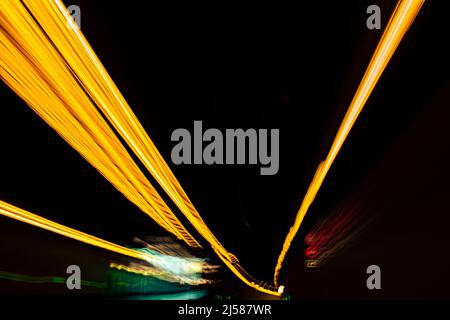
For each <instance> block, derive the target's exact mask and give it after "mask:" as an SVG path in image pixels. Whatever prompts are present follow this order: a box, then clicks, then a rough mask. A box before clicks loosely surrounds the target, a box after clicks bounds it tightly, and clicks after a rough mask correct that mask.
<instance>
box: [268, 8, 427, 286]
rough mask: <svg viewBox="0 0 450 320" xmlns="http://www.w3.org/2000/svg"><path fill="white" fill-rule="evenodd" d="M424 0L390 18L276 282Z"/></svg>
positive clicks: (288, 239)
mask: <svg viewBox="0 0 450 320" xmlns="http://www.w3.org/2000/svg"><path fill="white" fill-rule="evenodd" d="M423 3H424V0H400V1H399V2H398V3H397V6H396V8H395V10H394V12H393V14H392V16H391V18H390V20H389V23H388V25H387V27H386V30H385V31H384V33H383V35H382V37H381V40H380V42H379V43H378V46H377V48H376V50H375V52H374V54H373V56H372V59H371V61H370V63H369V66H368V67H367V70H366V72H365V74H364V76H363V78H362V80H361V83H360V85H359V87H358V89H357V91H356V93H355V96H354V97H353V100H352V102H351V103H350V106H349V108H348V110H347V113H346V115H345V117H344V119H343V120H342V123H341V125H340V127H339V130H338V132H337V134H336V137H335V139H334V141H333V144H332V146H331V149H330V151H329V153H328V155H327V157H326V159H325V161H323V162H321V163H320V164H319V167H318V168H317V171H316V173H315V175H314V178H313V180H312V182H311V184H310V185H309V188H308V190H307V192H306V195H305V197H304V199H303V201H302V204H301V206H300V209H299V211H298V213H297V216H296V218H295V222H294V225H293V226H292V227H291V229H290V230H289V233H288V234H287V236H286V239H285V241H284V244H283V248H282V250H281V253H280V256H279V257H278V261H277V265H276V267H275V273H274V283H275V284H277V283H278V278H279V273H280V269H281V266H282V264H283V261H284V258H285V256H286V253H287V252H288V250H289V247H290V245H291V242H292V240H293V239H294V237H295V235H296V234H297V232H298V230H299V228H300V225H301V223H302V221H303V218H304V217H305V215H306V213H307V211H308V209H309V207H310V205H311V203H312V202H313V201H314V198H315V197H316V195H317V192H318V191H319V189H320V187H321V185H322V183H323V181H324V179H325V176H326V175H327V173H328V171H329V170H330V167H331V165H332V164H333V162H334V160H335V159H336V156H337V154H338V153H339V150H340V149H341V147H342V145H343V143H344V141H345V139H346V137H347V135H348V134H349V132H350V130H351V128H352V126H353V124H354V123H355V121H356V119H357V118H358V115H359V114H360V112H361V110H362V108H363V107H364V104H365V103H366V101H367V99H368V98H369V96H370V94H371V92H372V90H373V88H374V87H375V85H376V83H377V81H378V79H379V78H380V76H381V74H382V73H383V71H384V69H385V68H386V66H387V64H388V62H389V60H390V59H391V57H392V55H393V54H394V52H395V50H396V49H397V47H398V45H399V43H400V41H401V40H402V38H403V36H404V35H405V33H406V31H407V30H408V29H409V27H410V26H411V24H412V22H413V21H414V19H415V17H416V15H417V14H418V13H419V11H420V8H421V7H422V4H423Z"/></svg>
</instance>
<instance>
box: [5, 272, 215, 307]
mask: <svg viewBox="0 0 450 320" xmlns="http://www.w3.org/2000/svg"><path fill="white" fill-rule="evenodd" d="M0 279H2V280H8V281H16V282H23V283H29V284H35V285H39V284H47V283H54V284H66V282H67V278H64V277H52V276H30V275H24V274H18V273H12V272H6V271H0ZM81 287H82V288H85V287H91V288H96V289H100V290H105V293H107V294H112V295H120V296H125V298H127V297H129V298H128V299H147V300H167V299H183V300H188V299H189V300H190V299H200V298H201V297H203V296H205V295H206V293H207V290H205V289H192V288H191V287H189V286H186V285H180V284H174V283H168V282H164V281H161V280H158V279H157V278H154V277H150V276H148V275H136V274H129V273H128V272H125V271H118V270H109V271H108V272H107V273H106V281H103V282H99V281H89V280H81ZM135 294H139V296H137V297H135V296H133V295H135ZM130 295H132V296H130ZM140 295H145V296H140Z"/></svg>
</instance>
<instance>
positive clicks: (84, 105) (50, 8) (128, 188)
mask: <svg viewBox="0 0 450 320" xmlns="http://www.w3.org/2000/svg"><path fill="white" fill-rule="evenodd" d="M0 22H1V27H2V28H1V32H0V46H1V47H0V75H1V77H2V80H4V81H5V82H6V83H7V84H8V85H9V86H10V87H11V88H12V89H13V90H14V91H15V92H16V93H17V94H18V95H19V96H20V97H21V98H22V99H23V100H24V101H25V102H26V103H27V104H28V105H29V106H30V107H31V108H32V109H33V110H34V111H35V112H36V113H37V114H38V115H39V116H40V117H41V118H42V119H44V120H45V121H46V122H47V123H48V124H49V125H50V126H51V127H52V128H53V129H55V130H56V131H57V132H58V133H59V135H61V136H62V137H63V138H64V139H65V140H66V141H67V142H68V143H69V144H70V145H71V146H72V147H73V148H74V149H75V150H77V151H78V152H79V153H80V154H81V155H82V156H83V157H84V158H85V159H86V160H87V161H88V162H89V163H90V164H91V165H92V166H94V167H95V168H96V169H97V170H98V171H99V172H100V173H101V174H102V175H103V176H104V177H105V178H106V179H108V180H109V181H110V182H111V183H112V184H113V185H114V186H115V187H116V188H117V189H118V190H119V191H120V192H121V193H122V194H124V196H125V197H127V198H128V199H129V200H130V201H131V202H133V203H134V204H135V205H136V206H138V207H139V208H140V209H141V210H142V211H143V212H145V213H146V214H148V215H149V216H150V217H151V218H152V219H154V220H155V221H156V222H157V223H158V224H159V225H160V226H161V227H163V228H165V229H166V230H167V231H169V232H171V233H172V234H174V235H175V236H176V237H177V238H179V239H182V240H183V241H185V242H186V243H187V244H188V245H190V246H193V247H200V244H199V243H198V242H197V240H195V239H194V237H193V236H192V235H191V234H190V233H189V232H188V231H187V230H186V228H185V227H184V226H183V225H182V224H181V222H180V221H179V220H178V218H177V217H176V216H175V214H174V213H173V212H172V211H171V210H170V209H169V207H168V206H167V204H166V203H165V202H164V201H163V199H162V198H161V196H160V195H159V194H158V193H157V191H156V190H155V189H154V188H153V186H152V185H151V184H150V182H149V181H148V179H147V178H146V177H145V175H144V174H143V173H142V172H141V170H140V169H139V167H138V166H137V164H136V163H135V162H134V161H133V159H132V157H131V155H130V154H129V153H128V151H127V149H126V148H125V146H123V144H122V143H121V141H120V139H119V138H118V137H117V135H116V134H115V133H114V131H113V129H112V128H111V127H110V125H112V127H113V128H114V129H115V130H116V131H117V133H118V134H119V135H120V136H121V138H122V139H123V140H124V141H125V142H126V144H127V145H128V146H129V148H130V149H131V150H132V151H133V152H134V154H135V155H136V156H137V157H138V158H139V159H140V161H141V162H142V163H143V164H144V166H145V167H146V168H147V170H148V171H149V172H150V173H151V174H152V175H153V177H154V178H155V179H156V181H157V182H158V183H159V184H160V186H161V187H162V188H163V190H164V191H165V192H166V193H167V194H168V195H169V197H170V198H171V199H172V201H173V202H174V203H175V204H176V205H177V207H178V208H179V209H180V211H181V212H182V213H183V214H184V215H185V217H186V218H187V219H188V221H189V222H190V223H191V224H192V225H193V226H194V228H195V229H196V230H197V232H198V233H199V234H200V235H201V236H203V238H204V239H205V240H206V241H207V242H208V243H209V244H210V245H211V247H212V248H213V250H214V251H215V252H216V254H217V255H218V256H219V258H220V259H221V260H222V261H223V262H224V263H225V265H227V266H228V268H229V269H230V270H231V271H232V272H233V273H234V274H235V275H236V276H237V277H238V278H239V279H241V280H242V281H243V282H244V283H246V284H247V285H249V286H251V287H253V288H255V289H257V290H259V291H262V292H265V293H268V294H272V295H280V292H279V289H278V288H275V287H273V286H270V285H268V284H265V283H262V282H259V281H257V280H255V279H254V278H252V277H251V276H250V275H249V274H248V273H247V272H245V270H244V269H243V268H242V267H241V266H240V264H239V261H238V259H237V258H236V257H235V256H234V255H233V254H231V253H229V252H228V251H227V250H226V249H225V248H224V247H223V246H222V244H221V243H220V242H219V241H218V240H217V239H216V238H215V236H214V235H213V233H212V232H211V231H210V230H209V228H208V227H207V226H206V224H205V223H204V221H203V220H202V218H201V217H200V215H199V214H198V212H197V211H196V209H195V208H194V206H193V205H192V203H191V201H190V200H189V198H188V197H187V195H186V194H185V192H184V190H183V189H182V187H181V185H180V184H179V182H178V181H177V180H176V178H175V176H174V175H173V173H172V172H171V170H170V168H169V167H168V165H167V163H166V162H165V161H164V159H163V158H162V156H161V154H160V153H159V152H158V150H157V149H156V147H155V146H154V144H153V142H152V141H151V139H150V138H149V137H148V135H147V133H146V132H145V130H144V129H143V127H142V125H141V124H140V123H139V121H138V119H137V118H136V116H135V115H134V113H133V112H132V110H131V108H130V107H129V106H128V104H127V103H126V101H125V99H124V98H123V96H122V95H121V93H120V92H119V90H118V89H117V87H116V86H115V84H114V82H113V81H112V79H111V78H110V76H109V75H108V73H107V72H106V70H105V69H104V67H103V66H102V64H101V62H100V60H99V59H98V58H97V56H96V55H95V53H94V51H93V50H92V48H91V47H90V45H89V43H88V42H87V40H86V39H85V38H84V36H83V35H82V33H81V32H80V31H79V29H78V28H73V21H72V20H71V17H70V15H69V13H68V12H67V10H66V8H65V6H64V5H63V4H62V3H61V1H59V0H49V1H34V0H23V1H18V0H2V1H0Z"/></svg>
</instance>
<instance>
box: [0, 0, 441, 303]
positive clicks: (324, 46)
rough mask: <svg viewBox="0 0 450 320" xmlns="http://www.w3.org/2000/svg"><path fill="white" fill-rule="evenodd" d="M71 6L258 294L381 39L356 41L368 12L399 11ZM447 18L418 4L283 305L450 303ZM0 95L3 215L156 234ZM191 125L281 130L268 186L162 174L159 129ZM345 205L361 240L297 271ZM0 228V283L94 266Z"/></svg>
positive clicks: (98, 231) (227, 170)
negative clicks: (6, 276) (366, 224)
mask: <svg viewBox="0 0 450 320" xmlns="http://www.w3.org/2000/svg"><path fill="white" fill-rule="evenodd" d="M67 4H69V3H67ZM70 4H77V5H79V6H80V8H81V12H82V22H81V23H82V26H81V29H82V31H83V33H84V34H85V36H86V37H87V39H88V40H89V42H90V43H91V45H92V47H93V48H94V50H95V51H96V53H97V54H98V56H99V57H100V59H101V60H102V62H103V63H104V65H105V67H106V69H107V70H108V71H109V73H110V74H111V76H112V78H113V79H114V81H115V82H116V84H117V86H118V88H119V89H120V90H121V92H122V93H123V95H124V96H125V98H126V99H127V101H128V102H129V104H130V105H131V106H132V108H133V110H134V111H135V113H136V115H137V116H138V118H139V119H140V120H141V122H142V124H143V126H144V127H145V128H146V130H147V132H148V134H149V135H150V137H151V138H152V140H153V141H154V142H155V144H156V146H157V147H158V148H159V150H160V151H161V153H162V154H163V156H164V158H165V159H166V160H167V161H168V162H169V165H170V166H171V168H172V170H173V171H174V173H175V175H176V176H177V177H178V179H179V181H180V182H181V184H182V186H183V187H184V188H185V190H186V192H187V194H188V195H189V196H190V198H191V200H192V202H193V203H194V205H195V206H196V208H197V209H198V211H199V212H200V214H201V215H202V217H203V218H204V220H205V221H206V222H207V224H208V226H210V228H211V229H212V231H213V232H214V233H215V235H216V236H217V238H218V239H220V240H221V241H222V243H223V244H224V245H225V247H226V248H227V249H228V250H229V251H231V252H233V253H235V254H236V255H237V256H238V257H239V258H240V260H241V263H242V265H243V266H244V267H245V268H246V269H247V270H248V271H249V272H250V273H251V274H252V275H254V276H255V277H256V278H258V279H261V280H266V281H268V282H270V280H271V279H272V274H273V269H274V266H275V262H276V258H277V256H278V254H279V251H280V248H281V245H282V242H283V240H284V237H285V235H286V233H287V231H288V229H289V227H290V226H291V224H292V222H293V219H294V217H295V214H296V212H297V210H298V207H299V205H300V202H301V200H302V197H303V195H304V193H305V192H306V189H307V187H308V185H309V183H310V181H311V179H312V176H313V174H314V171H315V168H316V167H317V165H318V163H319V162H320V160H321V159H323V158H324V157H325V156H326V153H327V151H328V149H329V147H330V145H331V143H332V139H333V137H334V134H335V133H336V131H337V128H338V126H339V123H340V121H341V119H342V117H343V116H344V114H345V111H346V109H347V107H348V104H349V103H350V100H351V98H352V96H353V94H354V92H355V90H356V88H357V86H358V83H359V81H360V80H361V77H362V75H363V73H364V71H365V68H366V66H367V64H368V62H369V60H370V57H371V55H372V53H373V51H374V49H375V47H376V44H377V42H378V40H379V38H380V36H381V34H382V30H368V29H367V28H366V19H367V16H368V15H367V14H366V8H367V6H369V5H371V4H378V5H379V6H380V7H381V12H382V27H384V26H386V24H387V20H388V18H389V15H390V13H391V12H392V10H393V8H394V6H395V1H376V2H374V1H345V2H344V1H339V2H337V1H335V2H331V1H330V2H322V1H321V2H313V1H310V2H307V1H304V2H299V1H289V2H288V1H277V2H267V3H264V2H256V1H255V2H250V1H245V2H243V1H235V2H234V1H213V2H212V1H204V2H201V1H172V0H169V1H129V2H126V3H125V2H121V3H111V2H109V1H81V0H78V1H73V2H71V3H70ZM444 4H445V1H427V2H426V3H425V4H424V6H423V8H422V11H421V12H420V14H419V16H418V17H417V19H416V21H415V22H414V24H413V26H412V28H411V29H410V31H409V32H408V33H407V35H406V37H405V38H404V40H403V41H402V43H401V44H400V47H399V48H398V50H397V52H396V53H395V55H394V57H393V59H392V60H391V62H390V64H389V65H388V67H387V69H386V71H385V72H384V74H383V76H382V77H381V79H380V81H379V83H378V85H377V87H376V89H375V90H374V92H373V94H372V96H371V97H370V99H369V101H368V102H367V104H366V106H365V108H364V110H363V112H362V113H361V115H360V117H359V119H358V121H357V122H356V124H355V126H354V128H353V130H352V132H351V134H350V135H349V137H348V140H347V141H346V143H345V145H344V147H343V149H342V150H341V153H340V154H339V156H338V158H337V160H336V162H335V163H334V165H333V167H332V169H331V171H330V172H329V175H328V176H327V178H326V180H325V183H324V185H323V187H322V189H321V191H320V193H319V195H318V197H317V198H316V201H315V203H314V205H313V206H312V207H311V210H310V212H309V214H308V216H307V218H306V220H305V223H304V225H303V226H302V229H301V232H300V234H299V236H297V238H296V241H295V243H294V245H293V247H292V248H291V251H290V254H289V256H288V258H287V261H286V264H285V268H284V269H283V274H282V279H283V282H284V283H285V284H286V286H287V287H288V290H289V292H290V293H291V294H292V296H293V297H294V298H323V297H325V298H346V297H351V298H355V297H356V298H358V297H363V298H429V297H434V298H442V297H446V298H449V297H450V291H449V289H448V287H449V285H450V276H449V275H448V270H450V268H449V267H450V258H449V253H448V247H449V244H450V243H449V242H450V238H449V235H448V227H449V225H450V210H449V208H450V207H449V204H448V201H447V200H448V198H449V195H450V194H449V187H448V178H449V177H450V170H449V169H448V167H447V165H448V163H449V161H448V160H449V158H450V145H449V142H450V139H449V130H450V127H449V123H450V122H449V120H450V117H449V116H450V111H449V108H448V104H449V101H450V96H449V95H450V92H449V89H450V81H449V80H450V78H449V71H450V70H449V68H450V62H449V61H450V60H449V59H448V57H449V56H450V47H449V45H448V41H449V36H450V32H449V31H450V29H449V27H448V25H447V21H448V17H447V15H448V10H447V7H446V6H445V5H444ZM0 93H1V105H2V106H1V108H0V119H1V120H2V121H1V124H2V125H1V126H0V145H1V148H2V155H1V157H0V161H1V162H0V177H1V183H0V197H1V199H2V200H4V201H7V202H9V203H12V204H14V205H17V206H19V207H22V208H24V209H27V210H30V211H32V212H35V213H37V214H40V215H42V216H45V217H47V218H50V219H53V220H55V221H58V222H61V223H64V224H66V225H68V226H71V227H74V228H77V229H80V230H82V231H85V232H89V233H91V234H94V235H96V236H100V237H103V238H106V239H108V240H111V241H114V242H117V243H121V244H131V243H132V242H131V239H132V238H133V237H134V236H140V237H143V236H148V235H164V234H165V233H164V232H163V230H162V229H161V228H160V227H158V226H157V225H156V224H155V223H153V222H152V221H151V220H150V219H148V218H147V217H146V216H145V215H144V214H143V213H141V212H139V210H138V209H137V208H136V207H134V205H132V204H131V203H129V202H128V201H127V200H126V199H125V198H124V197H123V196H122V195H121V194H120V193H119V192H118V191H116V190H115V189H114V188H113V187H112V186H111V185H110V184H109V183H108V182H107V181H106V180H104V179H103V177H102V176H101V175H100V174H98V173H97V172H96V170H95V169H93V168H92V167H90V165H89V164H88V163H86V162H85V161H84V160H83V159H82V158H81V157H80V156H79V155H78V154H77V153H76V152H75V151H74V150H72V149H71V147H70V146H68V145H67V144H66V143H65V142H64V141H63V140H62V139H61V138H60V137H59V136H58V135H57V134H56V133H55V132H54V131H53V130H52V129H51V128H49V127H48V126H47V125H46V124H45V123H44V122H43V121H42V120H41V119H40V118H39V117H38V116H37V115H35V114H34V113H33V111H31V109H29V108H28V107H27V106H26V104H25V103H24V102H22V101H21V100H20V99H19V98H18V97H17V96H16V95H15V94H14V93H13V92H12V91H11V90H10V89H9V88H7V87H6V85H4V84H3V85H2V87H1V90H0ZM194 120H202V121H203V126H204V128H205V129H206V128H219V129H225V128H244V129H246V128H269V129H270V128H278V129H280V170H279V172H278V174H277V175H275V176H260V175H259V167H258V166H243V165H241V166H237V165H236V166H230V165H223V166H220V165H214V166H207V165H190V166H189V165H180V166H175V165H173V164H171V163H170V152H171V149H172V147H173V145H174V144H173V143H172V142H171V141H170V136H171V133H172V131H173V130H175V129H177V128H187V129H190V130H192V128H193V121H194ZM149 178H151V177H149ZM356 201H361V202H362V203H363V205H362V209H361V215H363V216H364V217H370V218H371V219H372V218H375V219H374V222H373V223H372V224H371V225H370V228H369V229H368V230H367V232H366V233H365V234H364V235H362V236H361V237H360V238H358V239H357V241H355V242H354V243H353V244H352V245H351V246H348V247H346V248H344V249H343V250H342V252H340V254H339V255H338V256H337V257H335V258H334V259H332V260H330V261H329V262H327V264H325V265H324V266H323V267H321V268H319V269H314V270H306V269H305V268H304V261H303V248H302V245H301V244H302V242H303V241H302V238H303V236H304V235H305V233H306V232H307V231H308V230H309V228H311V226H313V225H314V223H315V221H316V220H317V218H319V217H325V216H327V215H329V214H332V213H333V212H334V211H335V210H337V209H338V208H345V207H350V206H351V205H352V203H355V202H356ZM170 205H171V204H170ZM171 206H172V205H171ZM172 207H173V209H174V210H175V212H176V213H177V214H179V212H178V211H176V208H175V207H174V206H172ZM0 230H1V233H0V252H1V251H3V255H2V260H1V261H0V269H3V270H8V271H11V272H14V271H16V272H18V273H20V272H22V273H35V274H42V273H45V274H49V273H52V272H53V273H57V272H60V271H58V270H60V269H58V268H59V267H57V266H58V265H59V264H61V265H63V264H64V263H65V262H66V261H69V260H70V261H71V263H72V262H73V261H74V260H77V259H81V260H83V254H84V253H85V254H86V255H89V254H91V255H94V253H95V254H97V252H98V251H100V250H96V249H92V248H88V247H86V246H84V245H80V244H77V243H75V242H73V241H71V240H66V239H61V237H59V236H56V235H50V234H49V233H48V232H46V231H40V230H36V229H35V228H32V227H28V226H24V225H22V224H21V223H19V222H12V221H9V220H8V219H7V218H4V217H0ZM71 252H72V255H71ZM102 254H103V253H102ZM206 254H209V255H210V256H212V254H211V253H210V252H208V251H206ZM3 257H8V258H3ZM31 257H33V258H31ZM39 257H41V258H39ZM44 257H45V258H44ZM86 259H87V258H86ZM75 262H76V261H75ZM80 263H82V262H80ZM92 264H93V265H95V263H91V265H92ZM370 264H377V265H379V266H380V267H381V269H382V275H383V278H382V279H383V280H382V290H380V291H377V292H374V291H368V290H367V288H366V286H365V280H366V278H367V275H366V274H365V269H366V267H367V266H368V265H370ZM30 266H33V268H32V270H33V271H30ZM92 268H93V269H95V267H91V269H92ZM89 272H94V271H89ZM221 276H224V277H226V278H228V276H227V275H221ZM232 279H233V278H230V279H229V281H233V280H232ZM3 284H4V283H3ZM1 287H2V286H0V290H1ZM3 288H5V284H4V286H3ZM6 288H8V289H7V290H6V292H8V290H16V289H14V288H13V285H11V283H9V284H8V286H6ZM17 290H19V289H17ZM27 290H28V289H27ZM43 290H45V289H43ZM19 292H21V291H20V290H19Z"/></svg>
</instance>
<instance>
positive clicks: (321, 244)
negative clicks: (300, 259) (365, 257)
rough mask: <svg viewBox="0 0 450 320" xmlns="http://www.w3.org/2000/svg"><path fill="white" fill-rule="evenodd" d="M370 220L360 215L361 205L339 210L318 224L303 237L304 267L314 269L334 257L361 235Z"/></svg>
mask: <svg viewBox="0 0 450 320" xmlns="http://www.w3.org/2000/svg"><path fill="white" fill-rule="evenodd" d="M370 222H371V218H370V217H369V218H368V217H367V216H365V215H364V214H362V208H361V204H360V203H357V204H354V205H352V206H351V207H349V208H340V209H339V210H338V212H335V213H334V214H332V215H331V216H329V217H326V218H324V219H322V220H319V222H318V223H317V224H316V225H315V226H314V227H313V228H312V229H311V230H310V231H309V232H308V234H307V235H306V236H305V244H306V246H307V248H306V250H305V258H306V261H305V266H306V267H308V268H316V267H319V266H321V265H323V263H324V262H325V261H327V260H328V259H329V258H331V257H333V256H334V255H336V254H337V253H338V252H339V251H340V250H342V248H343V247H344V246H346V245H348V244H349V242H351V241H352V240H354V239H355V238H356V237H357V236H359V235H360V234H362V233H363V231H364V230H365V228H366V227H367V225H368V224H369V223H370Z"/></svg>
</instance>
